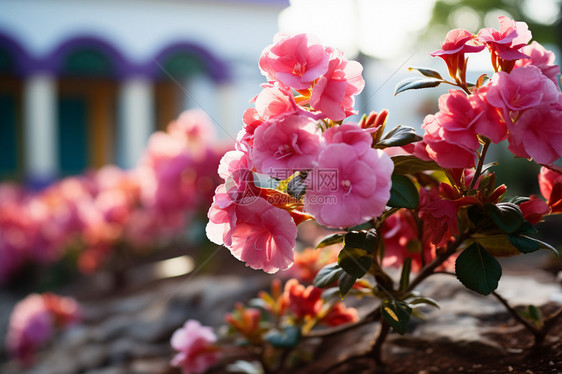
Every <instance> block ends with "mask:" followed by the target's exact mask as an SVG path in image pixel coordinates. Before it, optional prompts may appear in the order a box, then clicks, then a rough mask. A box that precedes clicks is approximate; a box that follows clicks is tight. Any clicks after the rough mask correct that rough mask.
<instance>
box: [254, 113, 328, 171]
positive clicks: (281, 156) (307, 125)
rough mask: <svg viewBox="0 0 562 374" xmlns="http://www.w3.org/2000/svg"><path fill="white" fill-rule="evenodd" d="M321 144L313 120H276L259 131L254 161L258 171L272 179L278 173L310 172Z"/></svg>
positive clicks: (297, 118)
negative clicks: (278, 171)
mask: <svg viewBox="0 0 562 374" xmlns="http://www.w3.org/2000/svg"><path fill="white" fill-rule="evenodd" d="M320 142H321V135H320V131H319V129H318V127H317V125H316V121H314V120H313V119H311V118H309V117H306V116H283V117H280V118H276V119H272V120H270V121H267V122H265V123H263V124H262V125H261V126H259V127H258V128H257V129H256V131H255V134H254V148H253V152H252V161H253V164H254V166H255V167H256V169H257V170H258V171H261V172H263V173H266V174H269V175H271V176H275V173H276V170H282V171H296V170H306V169H310V168H311V167H312V161H314V159H315V158H316V156H317V155H318V151H319V150H320V145H321V143H320ZM290 174H291V173H289V175H290Z"/></svg>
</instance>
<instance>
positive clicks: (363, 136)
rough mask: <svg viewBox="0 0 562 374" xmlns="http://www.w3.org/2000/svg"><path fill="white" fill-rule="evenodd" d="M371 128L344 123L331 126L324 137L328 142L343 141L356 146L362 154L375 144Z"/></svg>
mask: <svg viewBox="0 0 562 374" xmlns="http://www.w3.org/2000/svg"><path fill="white" fill-rule="evenodd" d="M371 130H374V129H369V130H365V129H362V128H360V127H359V126H357V125H356V124H353V123H344V124H343V125H341V126H334V127H330V128H329V129H327V130H326V131H324V134H323V136H324V139H325V141H326V143H327V144H332V143H342V144H349V145H351V146H353V147H354V148H355V150H356V151H357V153H358V154H362V153H363V152H365V151H366V150H368V149H369V148H371V146H372V145H373V138H372V137H371V132H372V131H371Z"/></svg>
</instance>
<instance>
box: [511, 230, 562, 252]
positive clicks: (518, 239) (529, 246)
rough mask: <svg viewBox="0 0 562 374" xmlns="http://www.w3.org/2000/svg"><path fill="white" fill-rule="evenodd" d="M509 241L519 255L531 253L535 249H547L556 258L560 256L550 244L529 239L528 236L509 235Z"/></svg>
mask: <svg viewBox="0 0 562 374" xmlns="http://www.w3.org/2000/svg"><path fill="white" fill-rule="evenodd" d="M509 241H510V242H511V244H513V246H514V247H515V248H517V249H518V250H519V251H520V252H521V253H531V252H534V251H536V250H537V249H547V250H549V251H551V252H552V253H553V254H554V255H555V256H556V257H558V256H559V255H560V254H559V253H558V251H557V250H556V248H554V247H553V246H551V245H550V244H548V243H545V242H543V241H541V240H539V239H535V238H531V237H530V236H527V235H521V234H520V235H517V236H512V235H510V236H509ZM514 241H515V242H514ZM518 245H519V247H518ZM536 246H538V248H537V249H535V248H536ZM524 251H527V252H524Z"/></svg>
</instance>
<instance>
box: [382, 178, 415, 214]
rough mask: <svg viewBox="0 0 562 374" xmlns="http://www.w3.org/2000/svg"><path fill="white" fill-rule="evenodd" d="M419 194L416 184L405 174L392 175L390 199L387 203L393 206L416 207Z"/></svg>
mask: <svg viewBox="0 0 562 374" xmlns="http://www.w3.org/2000/svg"><path fill="white" fill-rule="evenodd" d="M419 202H420V196H419V193H418V189H417V188H416V185H415V184H414V183H413V182H412V181H411V180H410V178H408V177H407V176H405V175H392V188H391V189H390V200H388V203H387V205H388V206H390V207H393V208H408V209H416V208H417V206H418V204H419Z"/></svg>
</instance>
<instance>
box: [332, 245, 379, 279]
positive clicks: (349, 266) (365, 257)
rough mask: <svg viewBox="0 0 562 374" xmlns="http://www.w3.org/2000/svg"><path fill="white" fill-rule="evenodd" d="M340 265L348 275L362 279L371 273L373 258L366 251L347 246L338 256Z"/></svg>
mask: <svg viewBox="0 0 562 374" xmlns="http://www.w3.org/2000/svg"><path fill="white" fill-rule="evenodd" d="M338 264H339V265H340V266H341V268H342V269H343V270H344V271H345V272H346V273H347V274H349V275H351V276H352V277H354V278H361V277H363V276H364V275H365V274H367V272H368V271H369V268H370V267H371V265H372V264H373V257H372V256H370V255H369V253H368V252H367V251H366V250H364V249H361V248H351V247H348V246H347V245H346V246H345V247H344V248H343V249H342V250H341V252H340V254H339V256H338Z"/></svg>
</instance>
